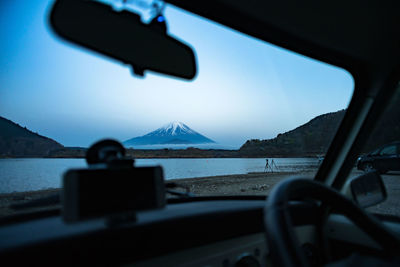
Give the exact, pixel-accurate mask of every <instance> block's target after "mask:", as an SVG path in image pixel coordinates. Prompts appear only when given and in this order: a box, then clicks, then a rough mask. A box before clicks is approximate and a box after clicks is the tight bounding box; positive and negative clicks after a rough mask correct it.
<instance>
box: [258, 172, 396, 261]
mask: <svg viewBox="0 0 400 267" xmlns="http://www.w3.org/2000/svg"><path fill="white" fill-rule="evenodd" d="M304 199H312V200H315V201H319V202H320V204H321V205H324V206H327V207H330V208H333V209H334V210H335V213H340V214H343V215H345V216H346V217H347V218H349V219H350V220H351V221H352V222H353V223H354V224H355V225H357V226H358V227H359V228H360V229H362V230H363V231H364V232H365V233H367V234H368V235H369V237H371V238H372V239H373V240H374V241H376V242H377V243H378V244H379V245H380V246H381V247H382V248H383V249H384V251H385V252H388V253H390V254H391V255H395V254H396V253H398V251H399V249H400V240H399V239H398V238H397V237H396V236H395V235H393V233H391V232H390V231H389V230H388V229H387V228H386V227H385V226H384V225H383V224H382V223H381V222H380V221H378V220H377V219H376V218H374V217H372V216H370V215H369V214H367V213H366V212H365V211H364V210H363V209H362V208H360V207H359V206H358V205H356V204H355V202H353V201H352V200H350V199H348V198H346V197H345V196H344V195H342V194H340V193H339V192H337V191H335V190H334V189H332V188H329V187H327V186H326V185H324V184H322V183H319V182H316V181H313V180H310V179H305V178H290V179H286V180H283V181H282V182H280V183H278V184H277V185H276V186H275V187H274V188H273V190H272V191H271V193H270V195H269V196H268V199H267V203H266V206H265V210H264V225H265V231H266V235H267V245H268V248H269V250H270V253H271V260H272V263H273V264H274V266H284V267H289V266H290V267H292V266H293V267H294V266H301V267H306V266H310V264H309V262H308V261H307V259H306V256H305V254H304V253H303V251H302V249H301V248H300V246H299V245H298V241H297V239H296V237H295V232H294V228H293V224H292V221H291V218H290V214H289V201H293V200H304Z"/></svg>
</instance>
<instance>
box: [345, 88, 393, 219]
mask: <svg viewBox="0 0 400 267" xmlns="http://www.w3.org/2000/svg"><path fill="white" fill-rule="evenodd" d="M399 144H400V84H399V86H398V87H397V91H396V93H395V95H394V96H393V98H392V99H391V103H389V104H388V105H387V107H386V110H385V111H384V112H383V114H382V116H381V117H379V119H378V121H377V124H376V125H375V129H373V130H372V131H371V132H370V136H369V140H368V141H367V142H366V144H365V146H364V148H363V149H362V151H361V152H360V156H359V158H358V160H357V164H356V166H355V168H354V169H353V171H352V172H351V174H350V176H351V177H356V176H359V175H360V174H362V172H369V171H371V170H376V171H377V172H379V174H380V175H381V177H382V180H383V183H384V184H385V187H386V191H387V199H386V200H385V202H383V203H380V204H378V205H376V206H373V207H369V208H367V211H369V212H372V213H380V214H389V215H393V216H398V217H399V218H400V208H399V207H400V194H399V191H398V188H399V181H400V157H394V156H393V155H396V154H397V153H399V152H400V150H399V148H400V147H399ZM367 155H382V157H381V158H380V159H379V160H376V158H370V157H368V156H367Z"/></svg>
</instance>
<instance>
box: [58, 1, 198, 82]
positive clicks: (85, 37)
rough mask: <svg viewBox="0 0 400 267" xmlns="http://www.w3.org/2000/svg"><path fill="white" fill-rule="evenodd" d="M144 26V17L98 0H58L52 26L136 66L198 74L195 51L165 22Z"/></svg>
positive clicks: (140, 71) (173, 73) (138, 69)
mask: <svg viewBox="0 0 400 267" xmlns="http://www.w3.org/2000/svg"><path fill="white" fill-rule="evenodd" d="M158 22H159V23H150V24H144V23H142V22H141V20H140V16H139V15H137V14H134V13H132V12H129V11H126V10H123V11H121V12H118V11H115V10H113V9H112V7H111V6H108V5H106V4H102V3H100V2H96V1H85V0H57V1H56V2H55V3H54V5H53V7H52V10H51V14H50V25H51V27H52V29H53V30H54V31H55V33H56V34H57V35H58V36H60V37H61V38H63V39H65V40H67V41H69V42H72V43H74V44H77V45H80V46H83V47H85V48H88V49H90V50H92V51H95V52H97V53H100V54H102V55H105V56H108V57H110V58H113V59H116V60H118V61H120V62H122V63H124V64H128V65H130V66H132V67H133V71H134V73H135V74H137V75H140V76H143V75H144V72H145V71H146V70H150V71H154V72H158V73H162V74H166V75H171V76H174V77H179V78H183V79H188V80H190V79H193V78H194V77H195V75H196V60H195V55H194V52H193V50H192V49H191V48H190V47H189V46H188V45H186V44H184V43H182V42H180V41H178V40H176V39H174V38H172V37H171V36H169V35H168V34H167V32H166V27H165V21H164V20H163V19H160V20H158Z"/></svg>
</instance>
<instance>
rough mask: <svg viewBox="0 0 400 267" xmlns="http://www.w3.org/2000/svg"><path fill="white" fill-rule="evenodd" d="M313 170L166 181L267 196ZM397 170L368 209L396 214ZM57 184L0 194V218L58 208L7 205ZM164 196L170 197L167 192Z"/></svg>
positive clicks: (50, 192) (199, 189) (200, 191)
mask: <svg viewBox="0 0 400 267" xmlns="http://www.w3.org/2000/svg"><path fill="white" fill-rule="evenodd" d="M316 171H317V170H313V171H303V172H274V173H270V172H268V173H264V172H261V173H248V174H233V175H220V176H207V177H197V178H182V179H171V180H167V181H166V182H174V183H176V184H178V185H180V187H177V188H174V189H173V190H175V191H180V192H185V190H186V188H188V189H189V190H190V192H191V193H193V194H194V195H195V196H238V195H243V196H245V195H258V196H267V195H268V194H269V192H270V191H271V189H272V187H273V186H274V185H275V184H276V183H278V182H279V181H281V180H283V179H286V178H289V177H304V178H310V179H312V178H313V177H314V176H315V173H316ZM360 174H362V172H361V171H357V170H353V172H352V174H351V176H354V175H357V176H358V175H360ZM399 175H400V173H394V174H389V175H383V176H382V178H383V180H384V183H385V186H386V189H387V191H388V199H387V200H386V201H385V202H384V203H381V204H378V205H377V206H373V207H370V208H368V209H367V210H368V211H371V212H377V213H381V214H382V213H383V214H391V215H397V216H400V209H399V208H398V207H399V206H400V192H399V191H398V190H397V184H398V178H399ZM60 191H61V188H48V189H43V190H36V191H27V192H13V193H2V194H0V218H2V217H6V216H9V215H17V214H21V213H27V212H35V211H44V210H49V209H57V208H60V205H59V204H52V205H48V206H46V207H38V208H30V209H24V210H14V209H11V208H10V207H9V206H10V205H15V204H24V203H28V202H30V201H33V200H37V199H41V198H45V197H51V196H54V195H55V194H58V193H60ZM167 197H172V196H170V195H169V194H167Z"/></svg>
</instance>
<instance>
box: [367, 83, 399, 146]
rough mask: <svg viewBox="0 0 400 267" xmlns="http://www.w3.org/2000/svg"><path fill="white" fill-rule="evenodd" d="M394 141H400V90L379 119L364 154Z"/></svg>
mask: <svg viewBox="0 0 400 267" xmlns="http://www.w3.org/2000/svg"><path fill="white" fill-rule="evenodd" d="M394 141H400V88H398V93H397V94H396V96H395V97H394V98H393V99H392V102H391V104H390V105H389V106H388V107H387V109H386V110H385V112H384V113H383V116H382V117H381V118H380V119H379V122H378V124H377V126H376V127H375V129H374V131H373V132H372V134H371V136H370V138H369V139H368V141H367V144H366V146H365V148H364V149H363V152H365V153H367V152H370V151H372V150H375V149H377V148H379V147H381V146H383V145H385V144H389V143H391V142H394Z"/></svg>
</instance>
